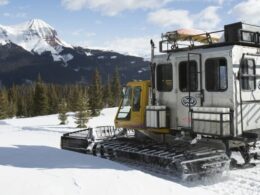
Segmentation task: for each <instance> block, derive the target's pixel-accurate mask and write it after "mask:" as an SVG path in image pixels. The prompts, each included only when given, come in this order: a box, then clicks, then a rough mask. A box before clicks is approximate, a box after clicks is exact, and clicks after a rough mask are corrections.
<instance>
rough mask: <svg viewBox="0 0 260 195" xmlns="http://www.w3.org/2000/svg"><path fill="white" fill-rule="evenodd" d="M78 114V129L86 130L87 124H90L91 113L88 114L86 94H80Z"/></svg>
mask: <svg viewBox="0 0 260 195" xmlns="http://www.w3.org/2000/svg"><path fill="white" fill-rule="evenodd" d="M78 108H79V110H78V112H77V113H76V115H75V117H76V121H75V123H76V124H77V125H78V126H77V127H78V128H85V127H86V123H87V122H88V117H89V112H88V109H89V107H88V99H87V97H86V94H82V93H80V98H79V102H78Z"/></svg>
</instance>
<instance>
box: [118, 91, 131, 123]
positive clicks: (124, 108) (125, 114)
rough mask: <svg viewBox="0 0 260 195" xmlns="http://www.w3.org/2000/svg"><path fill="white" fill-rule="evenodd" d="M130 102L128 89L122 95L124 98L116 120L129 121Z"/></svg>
mask: <svg viewBox="0 0 260 195" xmlns="http://www.w3.org/2000/svg"><path fill="white" fill-rule="evenodd" d="M131 101H132V88H131V87H128V88H127V89H126V92H125V94H124V98H123V101H122V104H121V107H120V109H119V112H118V115H117V118H118V119H129V118H130V111H131Z"/></svg>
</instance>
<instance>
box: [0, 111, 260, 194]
mask: <svg viewBox="0 0 260 195" xmlns="http://www.w3.org/2000/svg"><path fill="white" fill-rule="evenodd" d="M115 113H116V108H110V109H105V110H103V111H102V112H101V115H100V116H99V117H96V118H93V119H91V120H90V121H89V126H92V127H94V126H97V125H112V124H113V119H114V115H115ZM58 124H59V121H58V119H57V115H50V116H42V117H34V118H25V119H8V120H2V121H0V192H1V193H0V194H3V195H16V194H17V195H35V194H37V195H41V194H42V195H52V194H53V195H77V194H82V195H83V194H84V195H86V194H95V195H104V194H106V195H107V194H111V195H117V194H118V195H122V194H124V195H139V194H140V195H144V194H149V195H159V194H161V195H168V194H178V195H180V194H200V195H204V194H207V195H210V194H226V195H230V194H236V195H239V194H246V195H247V194H250V195H254V194H260V165H257V166H256V167H254V168H251V169H245V170H236V171H230V172H229V174H228V175H226V176H224V177H221V178H211V179H207V180H206V179H205V180H203V181H199V182H197V183H183V182H180V181H176V179H171V178H167V177H164V176H162V175H155V174H150V173H147V172H143V171H141V170H135V169H134V168H132V167H127V166H125V165H122V164H119V163H116V162H111V161H109V160H106V159H101V158H98V157H94V156H89V155H85V154H79V153H75V152H70V151H65V150H61V149H60V145H59V144H60V136H61V135H62V133H64V132H69V131H74V130H76V128H75V124H74V118H73V113H70V116H69V123H68V124H67V125H65V126H60V125H58Z"/></svg>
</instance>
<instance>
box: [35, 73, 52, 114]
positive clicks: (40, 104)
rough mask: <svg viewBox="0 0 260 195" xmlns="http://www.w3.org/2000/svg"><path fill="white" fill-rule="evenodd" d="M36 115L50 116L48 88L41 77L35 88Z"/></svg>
mask: <svg viewBox="0 0 260 195" xmlns="http://www.w3.org/2000/svg"><path fill="white" fill-rule="evenodd" d="M33 100H34V104H33V106H34V115H35V116H39V115H46V114H48V109H49V108H48V97H47V92H46V86H45V84H44V83H43V82H42V80H41V77H40V76H39V78H38V81H37V83H36V86H35V93H34V98H33Z"/></svg>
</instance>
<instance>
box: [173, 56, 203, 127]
mask: <svg viewBox="0 0 260 195" xmlns="http://www.w3.org/2000/svg"><path fill="white" fill-rule="evenodd" d="M200 63H201V56H200V55H192V56H189V57H177V58H176V67H177V71H176V74H177V75H176V78H177V83H178V85H177V86H176V87H177V89H176V93H177V110H178V112H177V128H178V129H189V128H190V127H191V114H190V109H191V108H192V107H194V106H201V105H202V98H203V94H202V92H203V91H202V90H201V87H200V86H201V79H200V77H201V74H200V68H201V64H200Z"/></svg>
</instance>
